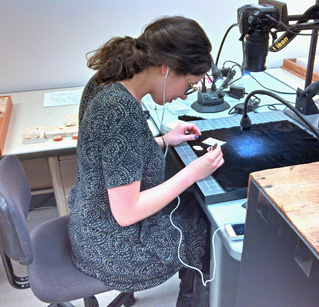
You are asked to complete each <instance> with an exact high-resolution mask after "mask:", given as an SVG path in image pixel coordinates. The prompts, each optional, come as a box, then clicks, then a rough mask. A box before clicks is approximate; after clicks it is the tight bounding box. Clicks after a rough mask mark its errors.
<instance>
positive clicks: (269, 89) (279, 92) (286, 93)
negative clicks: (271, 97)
mask: <svg viewBox="0 0 319 307" xmlns="http://www.w3.org/2000/svg"><path fill="white" fill-rule="evenodd" d="M250 77H251V78H253V79H254V80H255V81H256V82H257V83H258V84H259V85H260V86H261V87H263V88H264V89H266V90H267V91H271V92H274V93H278V94H285V95H296V92H294V93H289V92H281V91H277V90H273V89H271V88H268V87H266V86H264V85H262V84H261V83H260V82H259V81H258V80H257V79H256V78H255V77H254V76H252V75H250Z"/></svg>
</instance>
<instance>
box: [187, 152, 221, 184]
mask: <svg viewBox="0 0 319 307" xmlns="http://www.w3.org/2000/svg"><path fill="white" fill-rule="evenodd" d="M223 164H224V158H223V153H222V150H221V148H220V146H217V147H216V148H215V149H213V150H211V151H208V152H207V153H206V154H205V155H203V156H201V157H200V158H197V159H196V160H194V161H192V162H191V163H190V164H189V165H188V166H186V168H188V169H190V170H191V174H192V176H194V177H193V179H194V181H195V182H196V181H198V180H201V179H204V178H206V177H208V176H209V175H211V174H212V173H213V172H215V171H216V170H217V169H218V168H219V167H221V166H222V165H223Z"/></svg>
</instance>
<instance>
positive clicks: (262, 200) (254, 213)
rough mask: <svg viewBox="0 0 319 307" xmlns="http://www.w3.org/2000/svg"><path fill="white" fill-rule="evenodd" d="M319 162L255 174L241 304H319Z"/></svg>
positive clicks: (267, 306) (306, 306) (284, 306)
mask: <svg viewBox="0 0 319 307" xmlns="http://www.w3.org/2000/svg"><path fill="white" fill-rule="evenodd" d="M318 204H319V163H310V164H306V165H299V166H291V167H287V168H286V167H285V168H281V169H276V170H267V171H262V172H257V173H253V174H252V175H251V180H250V184H249V193H248V209H247V216H246V224H245V239H244V246H243V253H242V261H241V267H240V277H239V286H238V293H237V302H236V306H237V307H247V306H265V307H271V306H276V307H277V306H280V307H301V306H302V307H314V306H318V305H319V260H318V259H319V257H318V250H319V249H318V242H319V241H318V240H319V232H318V228H319V225H318V216H319V208H318Z"/></svg>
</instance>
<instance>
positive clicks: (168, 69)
mask: <svg viewBox="0 0 319 307" xmlns="http://www.w3.org/2000/svg"><path fill="white" fill-rule="evenodd" d="M168 72H169V67H168V66H167V70H166V75H165V79H166V78H167V75H168Z"/></svg>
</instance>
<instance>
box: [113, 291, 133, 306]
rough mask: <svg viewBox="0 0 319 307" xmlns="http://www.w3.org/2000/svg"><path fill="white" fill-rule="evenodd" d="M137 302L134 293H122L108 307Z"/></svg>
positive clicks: (129, 304) (130, 304)
mask: <svg viewBox="0 0 319 307" xmlns="http://www.w3.org/2000/svg"><path fill="white" fill-rule="evenodd" d="M134 304H135V297H134V293H120V294H119V295H118V296H117V297H116V298H115V299H114V300H113V301H112V302H111V304H109V305H107V307H121V306H122V305H124V306H125V307H131V306H133V305H134Z"/></svg>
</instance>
